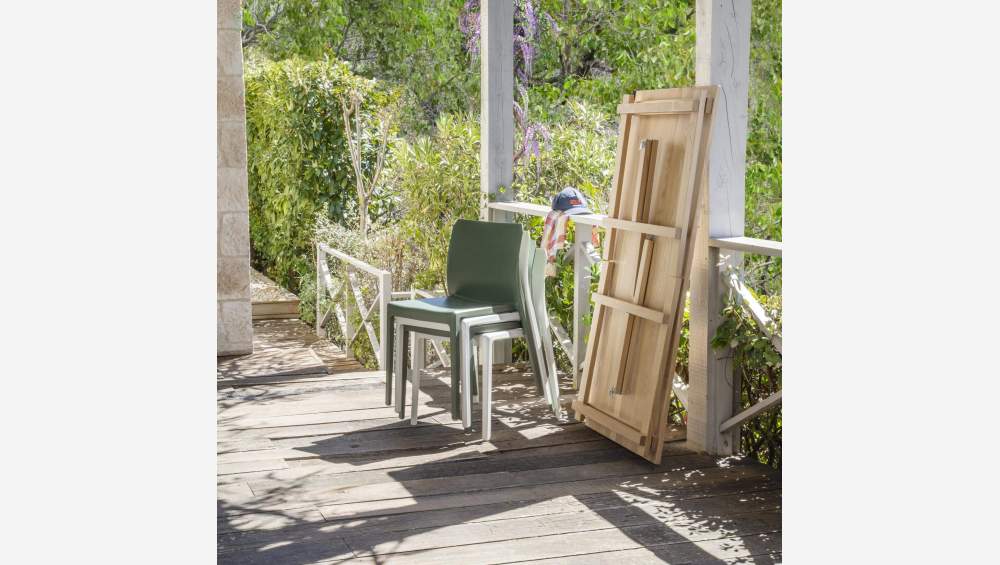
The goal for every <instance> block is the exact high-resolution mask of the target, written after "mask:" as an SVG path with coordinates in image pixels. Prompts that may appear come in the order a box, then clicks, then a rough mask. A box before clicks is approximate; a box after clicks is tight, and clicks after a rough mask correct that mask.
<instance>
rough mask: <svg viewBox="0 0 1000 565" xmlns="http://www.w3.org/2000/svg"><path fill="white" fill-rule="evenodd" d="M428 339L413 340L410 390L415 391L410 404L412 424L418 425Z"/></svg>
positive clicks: (417, 337) (415, 338)
mask: <svg viewBox="0 0 1000 565" xmlns="http://www.w3.org/2000/svg"><path fill="white" fill-rule="evenodd" d="M426 343H427V339H426V338H424V337H423V336H414V338H413V376H411V377H410V388H412V389H413V400H412V402H410V412H411V414H412V416H411V417H410V424H411V425H414V426H415V425H417V420H418V419H419V418H420V414H419V411H418V410H417V406H419V404H420V376H421V375H420V373H422V372H423V370H424V353H425V350H426V348H427V345H426Z"/></svg>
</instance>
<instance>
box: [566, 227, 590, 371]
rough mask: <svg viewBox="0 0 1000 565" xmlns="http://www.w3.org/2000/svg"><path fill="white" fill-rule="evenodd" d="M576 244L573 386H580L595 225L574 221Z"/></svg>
mask: <svg viewBox="0 0 1000 565" xmlns="http://www.w3.org/2000/svg"><path fill="white" fill-rule="evenodd" d="M573 225H574V226H575V229H576V232H575V235H574V237H575V238H576V244H575V245H574V246H573V353H572V355H570V357H571V358H572V359H571V361H572V362H573V387H574V388H579V385H580V375H581V374H582V373H583V361H584V357H585V356H586V354H587V332H588V331H589V330H590V326H589V325H587V324H585V323H584V317H585V316H586V315H587V313H588V312H590V258H589V257H588V256H587V252H586V245H587V243H588V242H590V239H591V237H592V236H593V230H594V226H591V225H589V224H581V223H578V222H573Z"/></svg>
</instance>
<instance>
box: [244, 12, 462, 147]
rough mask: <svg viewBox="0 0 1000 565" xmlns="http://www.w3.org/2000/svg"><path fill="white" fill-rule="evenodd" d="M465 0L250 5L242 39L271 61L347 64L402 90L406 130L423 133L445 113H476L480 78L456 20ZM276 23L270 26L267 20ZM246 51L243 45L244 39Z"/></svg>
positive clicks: (402, 112)
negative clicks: (471, 67) (249, 37)
mask: <svg viewBox="0 0 1000 565" xmlns="http://www.w3.org/2000/svg"><path fill="white" fill-rule="evenodd" d="M462 4H463V0H430V1H428V0H251V1H249V2H247V3H246V7H245V8H244V37H247V35H248V33H249V32H250V30H253V29H255V25H254V24H257V23H267V22H268V21H269V20H271V22H272V23H271V25H270V26H267V27H266V29H264V28H260V26H256V27H257V29H258V31H257V32H256V33H255V34H254V35H255V36H256V39H255V40H254V41H252V42H250V43H251V44H253V45H254V49H259V50H260V51H262V52H263V53H264V54H265V55H266V56H268V57H269V58H271V59H275V60H277V59H284V58H289V57H302V58H307V59H317V60H319V59H331V60H341V61H344V62H346V63H347V64H348V65H349V66H350V68H351V69H352V70H353V71H354V72H355V73H357V74H359V75H362V76H367V77H371V78H376V79H378V80H380V81H383V82H388V83H392V84H396V85H399V86H400V87H401V88H403V89H404V90H405V91H406V92H405V94H406V97H407V100H408V103H407V104H404V105H402V106H401V107H400V110H401V115H400V118H401V120H402V123H403V126H404V128H405V129H407V130H409V131H412V132H414V133H426V132H427V131H428V130H429V129H430V128H431V127H432V126H433V125H434V122H435V121H436V119H437V117H438V116H439V115H440V114H442V113H445V112H475V111H477V110H478V108H479V104H478V102H479V75H478V73H470V72H469V57H468V55H466V54H465V52H464V50H463V49H462V41H463V40H462V34H461V32H460V31H459V30H458V26H457V25H456V22H457V21H458V16H459V13H460V11H461V8H462ZM272 18H273V20H272ZM244 44H245V45H246V44H247V42H246V41H245V42H244Z"/></svg>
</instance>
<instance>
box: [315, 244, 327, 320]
mask: <svg viewBox="0 0 1000 565" xmlns="http://www.w3.org/2000/svg"><path fill="white" fill-rule="evenodd" d="M324 263H326V252H325V251H323V250H322V249H321V248H320V246H319V244H318V243H317V244H316V337H326V332H325V331H323V312H322V310H321V309H320V301H321V300H322V299H323V297H324V296H326V292H327V291H326V286H324V285H325V284H326V281H324V280H323V271H322V270H321V269H320V265H322V264H324Z"/></svg>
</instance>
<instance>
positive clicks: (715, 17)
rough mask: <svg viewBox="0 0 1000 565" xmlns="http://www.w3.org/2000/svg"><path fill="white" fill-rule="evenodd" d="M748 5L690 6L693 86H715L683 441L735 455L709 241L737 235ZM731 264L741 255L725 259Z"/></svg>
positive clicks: (694, 272) (708, 2)
mask: <svg viewBox="0 0 1000 565" xmlns="http://www.w3.org/2000/svg"><path fill="white" fill-rule="evenodd" d="M750 4H751V3H750V2H749V1H739V0H697V2H696V5H695V19H696V34H697V35H696V46H695V81H696V83H697V84H699V85H708V84H714V85H718V86H719V87H720V93H719V96H718V97H717V99H716V103H715V106H714V109H713V112H715V119H714V121H713V125H712V132H711V140H712V142H711V145H710V148H709V154H708V163H707V171H706V173H707V174H706V177H705V182H707V190H705V191H703V197H702V201H701V204H700V206H701V208H700V214H699V222H698V224H699V225H698V232H697V234H696V246H695V252H694V259H693V263H692V268H691V326H690V333H689V347H690V350H689V351H690V356H689V385H690V386H689V388H688V404H687V411H688V429H687V441H688V444H689V445H690V446H691V448H693V449H696V450H704V451H707V452H709V453H715V454H730V453H733V452H734V451H735V450H736V449H737V445H736V444H737V442H736V441H735V440H734V437H733V434H731V433H726V434H723V433H720V432H719V425H720V424H721V423H722V422H723V421H724V420H725V419H726V418H728V417H730V416H732V414H733V411H734V405H735V399H736V393H737V391H736V389H735V388H734V386H733V383H734V382H735V379H733V375H732V367H731V364H729V363H727V362H726V360H725V359H724V352H717V351H715V350H714V349H713V348H712V345H711V340H712V336H713V335H714V334H715V332H716V330H717V329H718V326H719V324H720V323H721V316H720V311H721V309H722V295H723V285H722V284H721V281H720V277H719V270H718V266H717V264H718V248H714V247H711V248H710V247H709V240H710V239H711V238H724V237H737V236H742V235H743V227H744V205H745V204H744V202H745V186H744V185H745V180H744V177H745V172H746V163H745V162H744V156H745V154H746V136H747V107H748V106H747V99H748V94H749V93H748V88H749V82H750ZM730 261H731V262H732V264H734V265H738V264H739V261H740V257H739V255H738V254H736V253H733V254H731V257H730Z"/></svg>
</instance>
